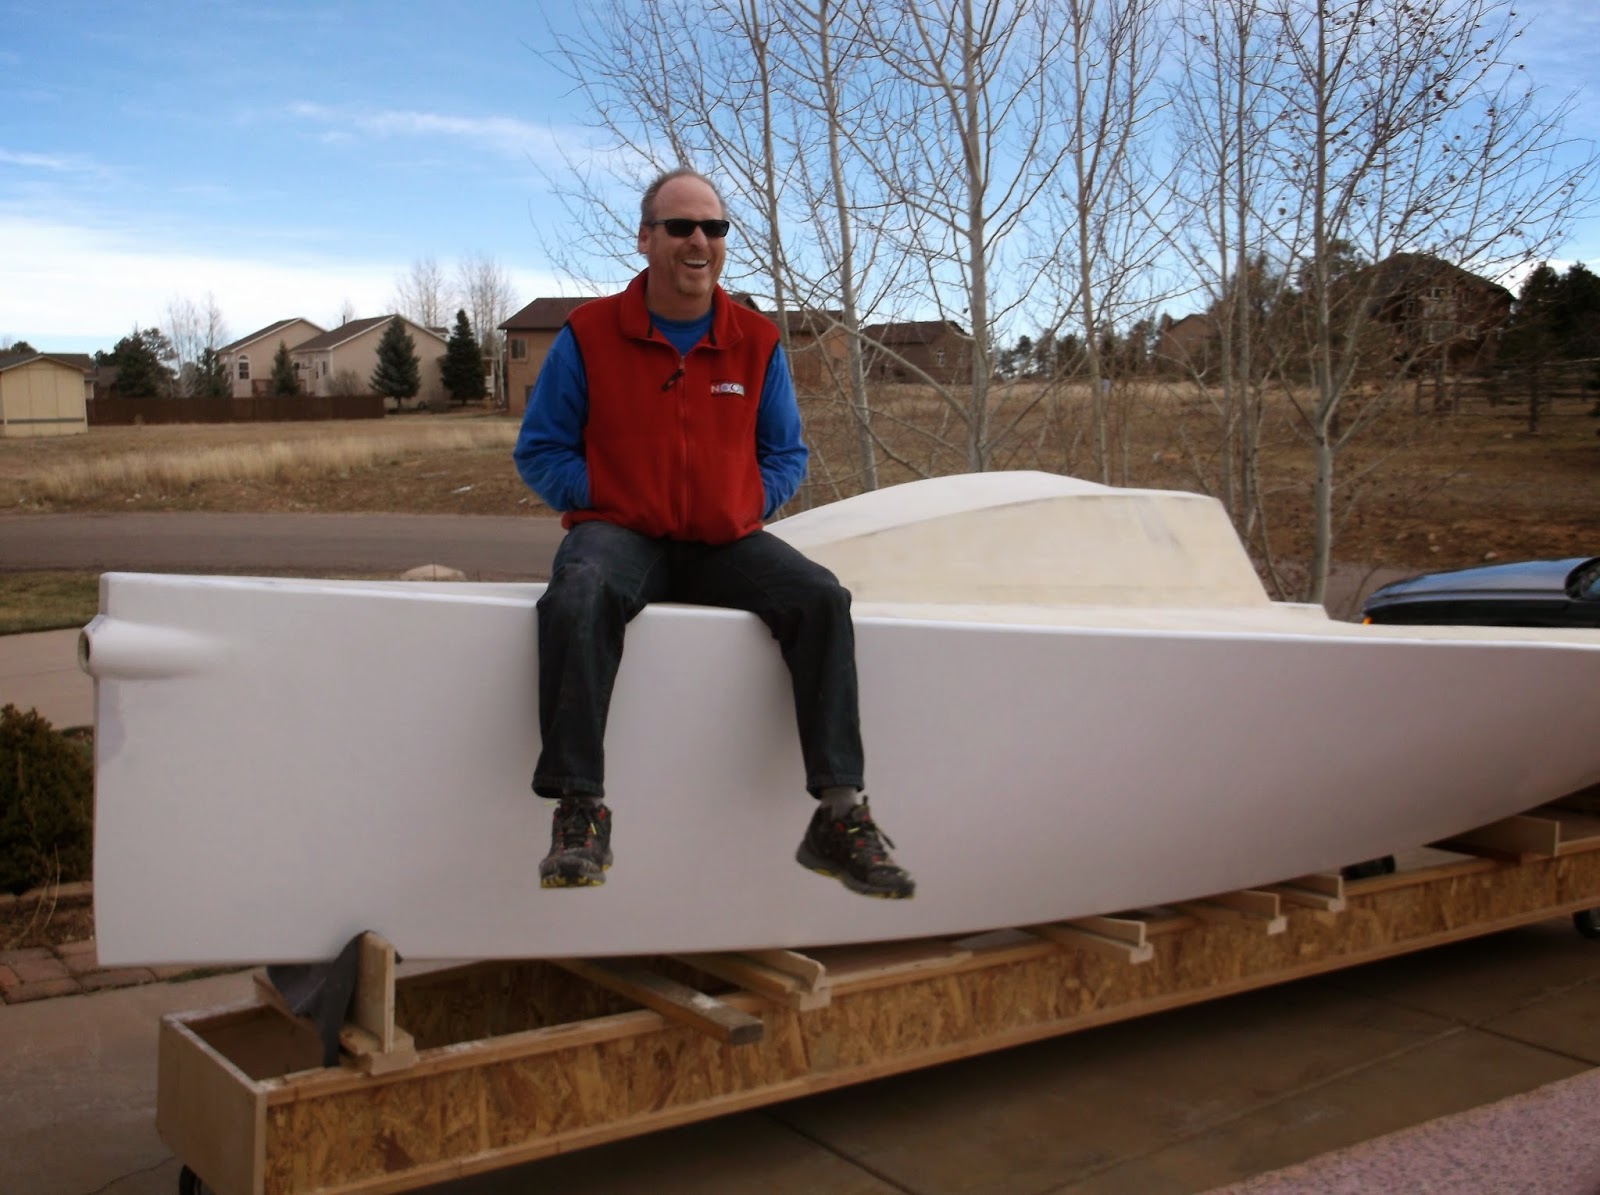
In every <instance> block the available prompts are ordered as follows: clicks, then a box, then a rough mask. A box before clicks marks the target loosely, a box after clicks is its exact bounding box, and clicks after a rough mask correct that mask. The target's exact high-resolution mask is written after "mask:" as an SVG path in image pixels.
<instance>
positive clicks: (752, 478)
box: [562, 274, 778, 544]
mask: <svg viewBox="0 0 1600 1195" xmlns="http://www.w3.org/2000/svg"><path fill="white" fill-rule="evenodd" d="M644 281H645V275H644V274H640V275H639V276H638V277H636V278H635V279H634V280H633V281H632V282H631V283H629V285H628V288H627V289H626V290H624V291H623V292H622V293H621V294H619V295H611V296H608V297H607V298H604V299H596V300H594V301H593V302H591V303H585V304H584V305H583V306H581V307H579V308H578V309H577V310H576V311H574V312H573V313H572V315H571V316H570V317H569V318H568V320H567V325H568V327H569V328H571V330H572V334H573V337H574V338H575V339H576V341H577V344H578V352H579V354H580V355H581V356H582V358H583V370H584V376H585V378H586V379H587V382H588V387H589V418H588V421H587V422H586V423H585V424H584V430H583V448H584V459H585V461H586V462H587V464H588V469H589V509H587V510H575V511H571V512H569V513H568V514H567V515H566V516H565V517H564V518H563V520H562V522H563V523H564V525H566V526H567V527H571V526H572V525H573V524H574V523H577V522H582V521H584V520H586V519H604V520H606V521H607V522H611V523H616V524H618V525H620V526H623V527H627V528H629V529H631V530H633V531H638V532H641V533H642V534H644V535H649V536H654V537H665V538H668V539H682V540H694V541H698V542H701V543H712V544H721V543H729V542H731V541H733V540H736V539H739V538H740V537H741V536H745V535H748V534H749V533H750V532H752V531H755V530H756V529H757V528H759V527H760V526H761V511H762V507H763V505H764V494H763V491H762V487H761V472H760V469H759V468H758V467H757V464H756V408H757V406H758V405H759V404H760V402H761V386H762V383H763V381H764V380H765V378H766V375H767V364H768V362H769V361H770V360H771V358H772V353H773V351H774V349H775V348H776V347H777V344H778V329H777V327H776V326H775V325H774V324H773V323H772V321H771V320H769V319H767V318H766V317H765V316H762V315H760V314H758V313H757V312H754V311H751V310H749V309H748V308H746V307H741V306H739V305H737V304H735V303H733V302H732V301H731V300H730V299H729V298H728V296H727V294H726V293H725V292H724V291H723V290H722V288H721V287H718V288H717V290H716V292H715V294H714V295H713V298H712V316H711V330H710V332H709V333H708V334H707V335H706V336H705V337H703V338H702V339H701V341H700V343H699V344H697V345H696V346H695V347H694V348H692V349H690V350H689V353H688V355H687V356H685V357H683V358H681V359H680V358H679V356H678V351H677V350H676V349H674V348H673V347H672V345H671V344H669V343H668V342H667V341H666V340H665V339H664V338H663V337H662V336H661V334H660V333H659V332H657V331H656V330H655V329H654V328H653V327H652V326H651V324H650V314H649V312H648V311H647V310H646V309H645V305H644Z"/></svg>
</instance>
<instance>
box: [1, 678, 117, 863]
mask: <svg viewBox="0 0 1600 1195" xmlns="http://www.w3.org/2000/svg"><path fill="white" fill-rule="evenodd" d="M93 803H94V765H93V763H92V762H91V760H90V758H89V753H88V752H87V751H86V750H85V749H84V747H83V746H82V745H81V744H79V743H75V742H73V741H72V740H71V739H69V738H67V736H66V735H64V734H61V733H60V732H59V731H57V730H55V729H53V728H52V727H51V725H50V723H49V722H47V721H46V720H45V719H44V718H43V717H41V716H40V715H39V713H38V711H37V710H29V711H28V712H27V713H23V712H22V711H21V710H19V709H17V707H16V706H14V705H8V706H6V707H5V708H4V709H0V891H4V892H13V893H15V892H25V891H27V890H28V889H29V888H37V887H39V886H41V885H44V884H53V883H57V882H60V883H70V882H72V881H75V880H86V879H88V878H89V872H90V864H91V860H92V857H93V855H92V848H91V845H90V838H91V824H92V813H91V810H92V808H93Z"/></svg>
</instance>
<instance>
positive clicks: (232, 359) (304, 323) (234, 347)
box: [218, 316, 322, 398]
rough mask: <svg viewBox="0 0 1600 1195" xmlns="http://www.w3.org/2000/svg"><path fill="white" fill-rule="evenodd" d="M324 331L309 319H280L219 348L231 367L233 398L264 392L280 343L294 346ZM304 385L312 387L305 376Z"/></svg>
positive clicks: (226, 363)
mask: <svg viewBox="0 0 1600 1195" xmlns="http://www.w3.org/2000/svg"><path fill="white" fill-rule="evenodd" d="M321 334H322V329H321V328H319V327H318V326H317V325H316V324H314V323H312V322H311V321H310V320H308V319H300V318H299V317H298V316H296V317H295V318H294V319H281V320H279V321H278V322H277V323H275V324H268V325H267V326H266V327H265V328H261V329H259V330H258V331H255V332H252V333H250V335H248V336H245V337H241V338H240V339H238V340H235V341H234V342H233V343H232V344H225V345H223V346H222V348H221V349H219V350H218V352H219V354H220V355H221V357H222V363H223V365H224V366H225V367H226V368H227V370H228V377H229V378H230V379H231V383H232V386H233V389H232V392H231V393H232V395H233V397H234V398H250V397H251V396H252V395H256V394H265V393H266V392H267V382H268V380H269V379H270V378H271V377H272V359H273V358H274V357H276V356H277V355H278V345H279V344H285V345H288V346H289V348H291V349H293V348H294V347H295V346H296V345H299V344H302V343H304V342H305V341H307V340H310V339H311V338H312V337H313V336H319V335H321ZM301 386H302V388H304V389H306V390H309V389H310V387H309V386H306V385H305V382H304V379H302V381H301Z"/></svg>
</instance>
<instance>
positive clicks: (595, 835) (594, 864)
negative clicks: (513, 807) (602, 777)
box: [539, 799, 611, 888]
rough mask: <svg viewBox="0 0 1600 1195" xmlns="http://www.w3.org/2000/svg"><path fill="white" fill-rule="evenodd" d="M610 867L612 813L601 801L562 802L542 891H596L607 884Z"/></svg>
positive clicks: (553, 827)
mask: <svg viewBox="0 0 1600 1195" xmlns="http://www.w3.org/2000/svg"><path fill="white" fill-rule="evenodd" d="M610 866H611V810H609V809H607V808H606V807H605V805H603V804H602V803H600V802H599V801H595V802H592V803H591V802H589V801H581V800H567V799H563V800H561V801H558V802H557V803H556V812H555V817H554V818H553V819H552V821H551V826H550V853H549V854H548V855H546V856H545V857H544V860H543V861H542V862H541V863H540V864H539V887H541V888H592V887H594V886H595V885H597V884H603V883H605V882H606V868H608V867H610Z"/></svg>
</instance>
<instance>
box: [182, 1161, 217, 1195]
mask: <svg viewBox="0 0 1600 1195" xmlns="http://www.w3.org/2000/svg"><path fill="white" fill-rule="evenodd" d="M178 1195H215V1193H214V1192H213V1191H212V1190H211V1188H210V1187H208V1186H206V1185H205V1183H203V1182H201V1181H200V1176H199V1175H198V1174H196V1173H195V1172H194V1171H193V1170H190V1169H189V1168H188V1167H187V1166H185V1167H184V1168H183V1169H182V1170H180V1171H178Z"/></svg>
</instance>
